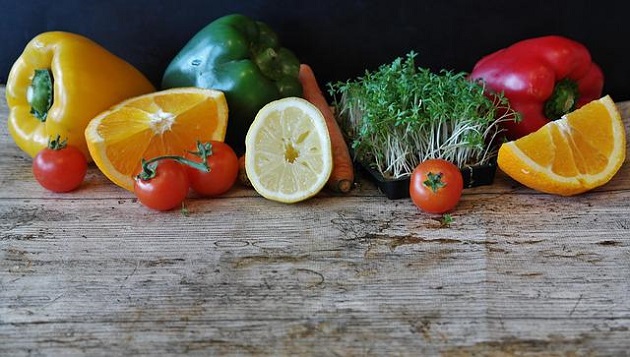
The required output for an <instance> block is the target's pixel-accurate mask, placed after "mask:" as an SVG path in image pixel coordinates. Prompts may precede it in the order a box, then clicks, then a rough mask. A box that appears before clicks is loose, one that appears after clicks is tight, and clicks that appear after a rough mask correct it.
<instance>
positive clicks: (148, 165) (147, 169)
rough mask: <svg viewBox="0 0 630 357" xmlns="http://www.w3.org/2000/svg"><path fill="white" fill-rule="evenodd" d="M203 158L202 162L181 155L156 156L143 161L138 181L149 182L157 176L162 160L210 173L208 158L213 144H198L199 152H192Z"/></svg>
mask: <svg viewBox="0 0 630 357" xmlns="http://www.w3.org/2000/svg"><path fill="white" fill-rule="evenodd" d="M191 153H192V154H195V155H197V156H199V157H200V158H201V162H197V161H193V160H189V159H187V158H185V157H183V156H179V155H162V156H156V157H154V158H151V159H149V160H145V159H142V169H141V170H140V173H139V174H138V176H136V177H137V178H138V179H140V180H142V181H149V180H151V179H152V178H154V177H155V175H156V170H157V165H158V162H159V161H161V160H174V161H177V162H179V163H180V164H182V165H186V166H190V167H192V168H195V169H197V170H200V171H204V172H210V166H208V156H210V155H212V144H210V143H201V142H199V141H198V142H197V151H195V152H191Z"/></svg>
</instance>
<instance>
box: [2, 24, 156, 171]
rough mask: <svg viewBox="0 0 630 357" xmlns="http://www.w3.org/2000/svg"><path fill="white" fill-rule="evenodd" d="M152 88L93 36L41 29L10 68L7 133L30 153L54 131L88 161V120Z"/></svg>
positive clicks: (133, 69)
mask: <svg viewBox="0 0 630 357" xmlns="http://www.w3.org/2000/svg"><path fill="white" fill-rule="evenodd" d="M154 91H155V87H154V86H153V85H152V84H151V82H150V81H149V80H148V79H147V78H146V77H145V76H144V75H143V74H142V73H141V72H140V71H138V70H137V69H136V68H135V67H133V66H132V65H131V64H129V63H128V62H126V61H124V60H123V59H121V58H120V57H117V56H116V55H114V54H112V53H111V52H109V51H107V50H106V49H105V48H103V47H102V46H100V45H99V44H97V43H95V42H93V41H92V40H90V39H88V38H85V37H83V36H80V35H77V34H73V33H68V32H60V31H53V32H45V33H42V34H40V35H38V36H36V37H35V38H33V39H32V40H31V41H30V42H29V43H28V44H27V45H26V48H25V49H24V52H23V53H22V55H21V56H20V57H19V58H18V59H17V60H16V61H15V63H14V64H13V67H12V68H11V71H10V72H9V77H8V79H7V85H6V99H7V104H8V106H9V120H8V126H9V132H10V133H11V136H12V137H13V140H14V141H15V143H16V144H17V146H18V147H20V149H22V150H23V151H25V152H26V153H27V154H28V155H30V156H31V157H34V156H35V155H36V154H37V153H38V152H39V151H40V150H42V149H43V148H45V147H46V146H47V144H48V139H49V138H50V137H53V138H55V137H57V136H58V135H59V136H60V137H61V138H67V140H68V141H67V144H68V145H73V146H75V147H77V148H78V149H79V150H81V151H82V152H83V154H84V155H85V157H86V158H87V159H88V160H91V158H90V154H89V151H88V149H87V146H86V144H85V136H84V131H85V128H86V126H87V124H88V123H89V122H90V120H91V119H92V118H94V117H95V116H96V115H98V114H99V113H100V112H102V111H104V110H106V109H108V108H109V107H111V106H113V105H114V104H117V103H119V102H121V101H123V100H124V99H128V98H131V97H134V96H137V95H141V94H145V93H150V92H154Z"/></svg>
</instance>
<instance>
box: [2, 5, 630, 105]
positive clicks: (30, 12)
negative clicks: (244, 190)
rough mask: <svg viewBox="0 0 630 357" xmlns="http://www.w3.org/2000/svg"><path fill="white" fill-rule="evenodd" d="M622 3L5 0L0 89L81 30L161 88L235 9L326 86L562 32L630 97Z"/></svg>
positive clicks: (441, 64) (465, 63)
mask: <svg viewBox="0 0 630 357" xmlns="http://www.w3.org/2000/svg"><path fill="white" fill-rule="evenodd" d="M626 8H627V5H626V1H599V2H593V1H582V0H573V1H553V0H547V1H535V0H530V1H521V0H519V1H505V0H503V1H498V0H488V1H454V0H438V1H401V0H387V1H373V0H363V1H360V0H352V1H343V0H317V1H311V2H302V1H293V2H292V1H270V0H268V1H265V0H255V1H253V0H252V1H235V0H227V1H226V0H177V1H174V0H169V1H160V0H109V1H73V0H55V1H42V0H32V1H29V0H0V83H6V79H7V76H8V73H9V70H10V67H11V65H12V63H13V62H14V61H15V59H16V58H17V57H18V56H19V55H20V53H21V51H22V49H23V48H24V46H25V45H26V43H27V42H28V41H29V40H30V39H31V38H32V37H34V36H35V35H37V34H38V33H40V32H44V31H48V30H65V31H71V32H76V33H80V34H82V35H85V36H87V37H89V38H91V39H93V40H95V41H96V42H98V43H100V44H101V45H103V46H104V47H105V48H107V49H108V50H110V51H111V52H113V53H115V54H117V55H118V56H120V57H122V58H124V59H126V60H127V61H129V62H131V63H132V64H133V65H135V66H136V67H137V68H138V69H140V70H141V71H142V72H143V73H144V74H145V75H147V76H148V77H149V79H151V80H152V81H153V82H154V83H155V84H156V85H159V82H160V79H161V76H162V72H163V71H164V69H165V68H166V66H167V64H168V62H169V61H170V59H171V58H172V57H173V56H174V55H175V54H176V53H177V52H178V51H179V49H180V48H181V47H182V46H183V45H184V44H185V42H186V41H187V40H188V39H189V38H190V37H192V36H193V35H194V34H195V33H196V32H197V31H198V30H199V29H201V28H202V27H203V26H205V25H206V24H208V23H209V22H211V21H212V20H214V19H216V18H218V17H220V16H223V15H226V14H230V13H236V12H239V13H243V14H245V15H249V16H251V17H253V18H255V19H258V20H262V21H264V22H266V23H268V24H269V25H270V26H271V27H272V28H273V29H274V30H276V32H278V33H279V35H280V38H281V40H282V42H283V43H284V44H285V46H286V47H289V48H290V49H292V50H293V51H294V52H295V53H296V54H297V55H298V57H299V58H300V59H301V60H302V61H303V62H307V63H310V64H311V66H312V67H313V69H314V70H315V72H316V74H317V75H318V77H319V79H320V81H321V82H329V81H337V80H346V79H348V78H353V77H356V76H358V75H360V74H362V73H363V72H364V70H365V69H374V68H376V67H377V66H378V65H379V64H382V63H386V62H390V61H391V60H393V59H394V58H395V57H400V56H404V55H405V54H406V53H408V52H409V51H411V50H414V51H415V52H417V53H418V54H419V56H418V57H417V64H418V65H420V66H423V67H428V68H431V69H433V70H438V69H441V68H444V69H449V70H455V71H466V72H469V71H470V70H471V69H472V67H473V65H474V64H475V62H476V61H477V60H478V59H479V58H481V57H482V56H483V55H485V54H487V53H490V52H493V51H495V50H497V49H499V48H501V47H505V46H507V45H509V44H511V43H513V42H515V41H518V40H521V39H524V38H528V37H535V36H542V35H548V34H558V35H563V36H567V37H570V38H573V39H575V40H577V41H580V42H582V43H584V44H585V45H586V46H587V47H588V48H589V49H590V51H591V54H592V56H593V59H594V60H595V61H596V62H598V63H599V64H600V65H601V67H602V68H603V70H604V74H605V76H606V81H605V88H604V91H605V92H606V93H607V94H610V95H611V96H612V97H613V99H614V100H616V101H622V100H630V76H629V71H628V68H629V64H628V63H629V62H630V58H629V57H628V56H626V53H627V52H628V51H627V49H626V47H627V46H628V44H629V43H630V25H628V19H629V18H630V13H628V12H627V11H625V10H626Z"/></svg>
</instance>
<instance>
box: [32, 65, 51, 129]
mask: <svg viewBox="0 0 630 357" xmlns="http://www.w3.org/2000/svg"><path fill="white" fill-rule="evenodd" d="M53 81H54V79H53V75H52V71H51V70H50V69H36V70H35V73H34V74H33V79H32V80H31V85H30V86H29V87H28V92H27V100H28V103H29V104H30V105H31V114H33V116H35V118H37V120H39V121H41V122H42V123H43V122H45V121H46V117H47V116H48V110H50V107H52V104H53Z"/></svg>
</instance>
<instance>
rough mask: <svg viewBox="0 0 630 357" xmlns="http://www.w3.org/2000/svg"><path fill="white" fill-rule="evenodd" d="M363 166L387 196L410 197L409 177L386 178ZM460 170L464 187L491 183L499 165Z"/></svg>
mask: <svg viewBox="0 0 630 357" xmlns="http://www.w3.org/2000/svg"><path fill="white" fill-rule="evenodd" d="M362 167H363V168H364V169H365V171H367V173H368V175H369V176H370V177H371V178H372V180H373V181H374V183H376V186H377V187H378V188H379V189H380V190H381V192H383V193H384V194H385V196H387V198H389V199H392V200H395V199H400V198H407V197H409V181H410V179H409V177H406V178H400V179H395V180H386V179H385V178H384V177H383V176H382V175H381V173H380V172H378V171H376V170H374V169H372V168H369V167H366V166H362ZM460 171H461V173H462V178H463V179H464V188H471V187H477V186H483V185H490V184H492V182H493V181H494V175H495V173H496V172H497V165H496V163H490V164H486V165H479V166H466V167H463V168H460Z"/></svg>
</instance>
